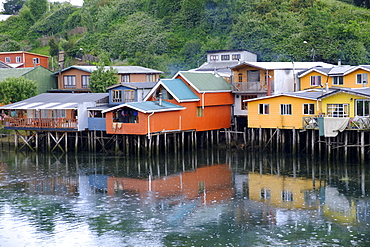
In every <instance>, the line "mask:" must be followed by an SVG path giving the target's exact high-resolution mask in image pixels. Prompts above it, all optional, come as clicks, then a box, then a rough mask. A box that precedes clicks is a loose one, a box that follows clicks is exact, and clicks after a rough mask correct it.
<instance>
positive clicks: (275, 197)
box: [248, 173, 320, 209]
mask: <svg viewBox="0 0 370 247" xmlns="http://www.w3.org/2000/svg"><path fill="white" fill-rule="evenodd" d="M248 180H249V199H251V200H255V201H264V202H267V203H269V204H271V205H274V206H278V207H284V208H313V209H314V208H316V207H317V206H318V200H313V201H312V199H311V198H312V196H311V195H314V194H315V193H316V192H317V191H318V190H319V189H320V182H319V181H313V180H312V179H306V178H294V177H289V176H278V175H266V174H264V175H261V174H259V173H249V174H248Z"/></svg>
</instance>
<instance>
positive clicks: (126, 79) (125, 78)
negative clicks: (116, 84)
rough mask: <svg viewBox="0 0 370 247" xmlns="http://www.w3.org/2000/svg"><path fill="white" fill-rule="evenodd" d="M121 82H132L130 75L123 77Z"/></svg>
mask: <svg viewBox="0 0 370 247" xmlns="http://www.w3.org/2000/svg"><path fill="white" fill-rule="evenodd" d="M121 82H130V75H129V74H126V75H122V76H121Z"/></svg>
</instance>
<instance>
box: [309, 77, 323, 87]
mask: <svg viewBox="0 0 370 247" xmlns="http://www.w3.org/2000/svg"><path fill="white" fill-rule="evenodd" d="M320 85H321V76H320V75H314V76H311V86H320Z"/></svg>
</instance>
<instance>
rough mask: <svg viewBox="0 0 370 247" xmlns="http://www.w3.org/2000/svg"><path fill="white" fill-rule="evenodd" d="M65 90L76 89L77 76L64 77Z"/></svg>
mask: <svg viewBox="0 0 370 247" xmlns="http://www.w3.org/2000/svg"><path fill="white" fill-rule="evenodd" d="M64 88H76V76H74V75H65V76H64Z"/></svg>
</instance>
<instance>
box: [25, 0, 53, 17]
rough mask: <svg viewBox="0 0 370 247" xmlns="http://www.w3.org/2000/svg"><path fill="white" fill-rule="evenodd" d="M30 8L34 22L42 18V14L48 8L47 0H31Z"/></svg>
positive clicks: (28, 3)
mask: <svg viewBox="0 0 370 247" xmlns="http://www.w3.org/2000/svg"><path fill="white" fill-rule="evenodd" d="M27 5H28V7H29V8H30V12H31V17H32V20H33V21H34V22H36V21H38V20H40V19H41V16H42V15H43V14H44V13H45V12H46V10H47V8H48V1H47V0H29V1H28V2H27Z"/></svg>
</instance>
